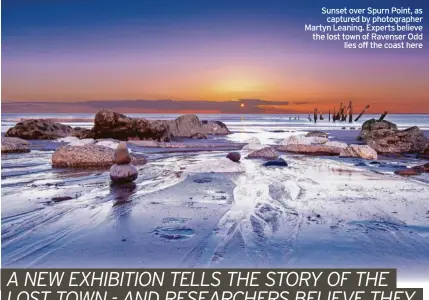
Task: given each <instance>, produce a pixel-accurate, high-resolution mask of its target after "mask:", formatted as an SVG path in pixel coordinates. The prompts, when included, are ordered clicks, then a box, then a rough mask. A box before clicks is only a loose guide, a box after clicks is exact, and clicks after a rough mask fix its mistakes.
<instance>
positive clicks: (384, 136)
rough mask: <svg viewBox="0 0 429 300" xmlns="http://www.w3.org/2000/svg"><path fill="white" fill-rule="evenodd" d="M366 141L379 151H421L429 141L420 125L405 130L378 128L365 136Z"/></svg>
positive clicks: (397, 152) (396, 152) (391, 152)
mask: <svg viewBox="0 0 429 300" xmlns="http://www.w3.org/2000/svg"><path fill="white" fill-rule="evenodd" d="M365 142H366V144H367V145H369V146H370V147H371V148H373V149H374V150H375V151H377V152H378V153H385V154H387V153H390V154H400V153H420V152H421V151H423V149H424V147H425V146H426V145H427V144H428V143H429V140H428V139H427V138H426V137H425V135H424V133H423V131H421V130H420V129H419V128H418V127H416V126H414V127H410V128H408V129H405V130H394V129H377V130H371V131H370V132H369V133H368V134H366V136H365Z"/></svg>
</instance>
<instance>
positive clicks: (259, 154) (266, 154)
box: [247, 147, 278, 159]
mask: <svg viewBox="0 0 429 300" xmlns="http://www.w3.org/2000/svg"><path fill="white" fill-rule="evenodd" d="M277 157H278V155H277V153H276V150H274V149H273V148H271V147H265V148H262V149H259V150H255V151H252V152H250V153H249V154H248V155H247V158H264V159H277Z"/></svg>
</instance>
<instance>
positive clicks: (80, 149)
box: [52, 144, 146, 168]
mask: <svg viewBox="0 0 429 300" xmlns="http://www.w3.org/2000/svg"><path fill="white" fill-rule="evenodd" d="M114 156H115V150H114V149H112V148H108V147H103V146H98V145H94V144H92V145H85V146H62V147H60V148H58V149H57V150H56V151H55V152H54V154H52V166H53V167H70V168H98V167H100V168H104V167H111V166H112V165H113V164H114ZM131 162H132V163H133V164H136V165H139V164H144V163H146V159H145V158H144V157H141V156H135V155H131Z"/></svg>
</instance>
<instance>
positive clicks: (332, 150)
mask: <svg viewBox="0 0 429 300" xmlns="http://www.w3.org/2000/svg"><path fill="white" fill-rule="evenodd" d="M277 150H279V151H283V152H291V153H300V154H308V155H339V154H340V153H341V151H342V150H343V149H342V148H339V147H334V146H326V145H323V144H319V145H305V144H290V145H287V146H280V147H278V148H277Z"/></svg>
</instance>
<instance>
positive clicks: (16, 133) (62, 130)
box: [5, 119, 73, 140]
mask: <svg viewBox="0 0 429 300" xmlns="http://www.w3.org/2000/svg"><path fill="white" fill-rule="evenodd" d="M72 132H73V129H72V128H71V127H70V126H67V125H63V124H60V123H56V122H53V121H51V120H46V119H28V120H25V121H22V122H19V123H17V124H16V125H15V126H14V127H12V128H10V129H9V130H8V131H7V132H6V134H5V136H7V137H19V138H22V139H26V140H55V139H58V138H63V137H66V136H69V135H71V134H72Z"/></svg>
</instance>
